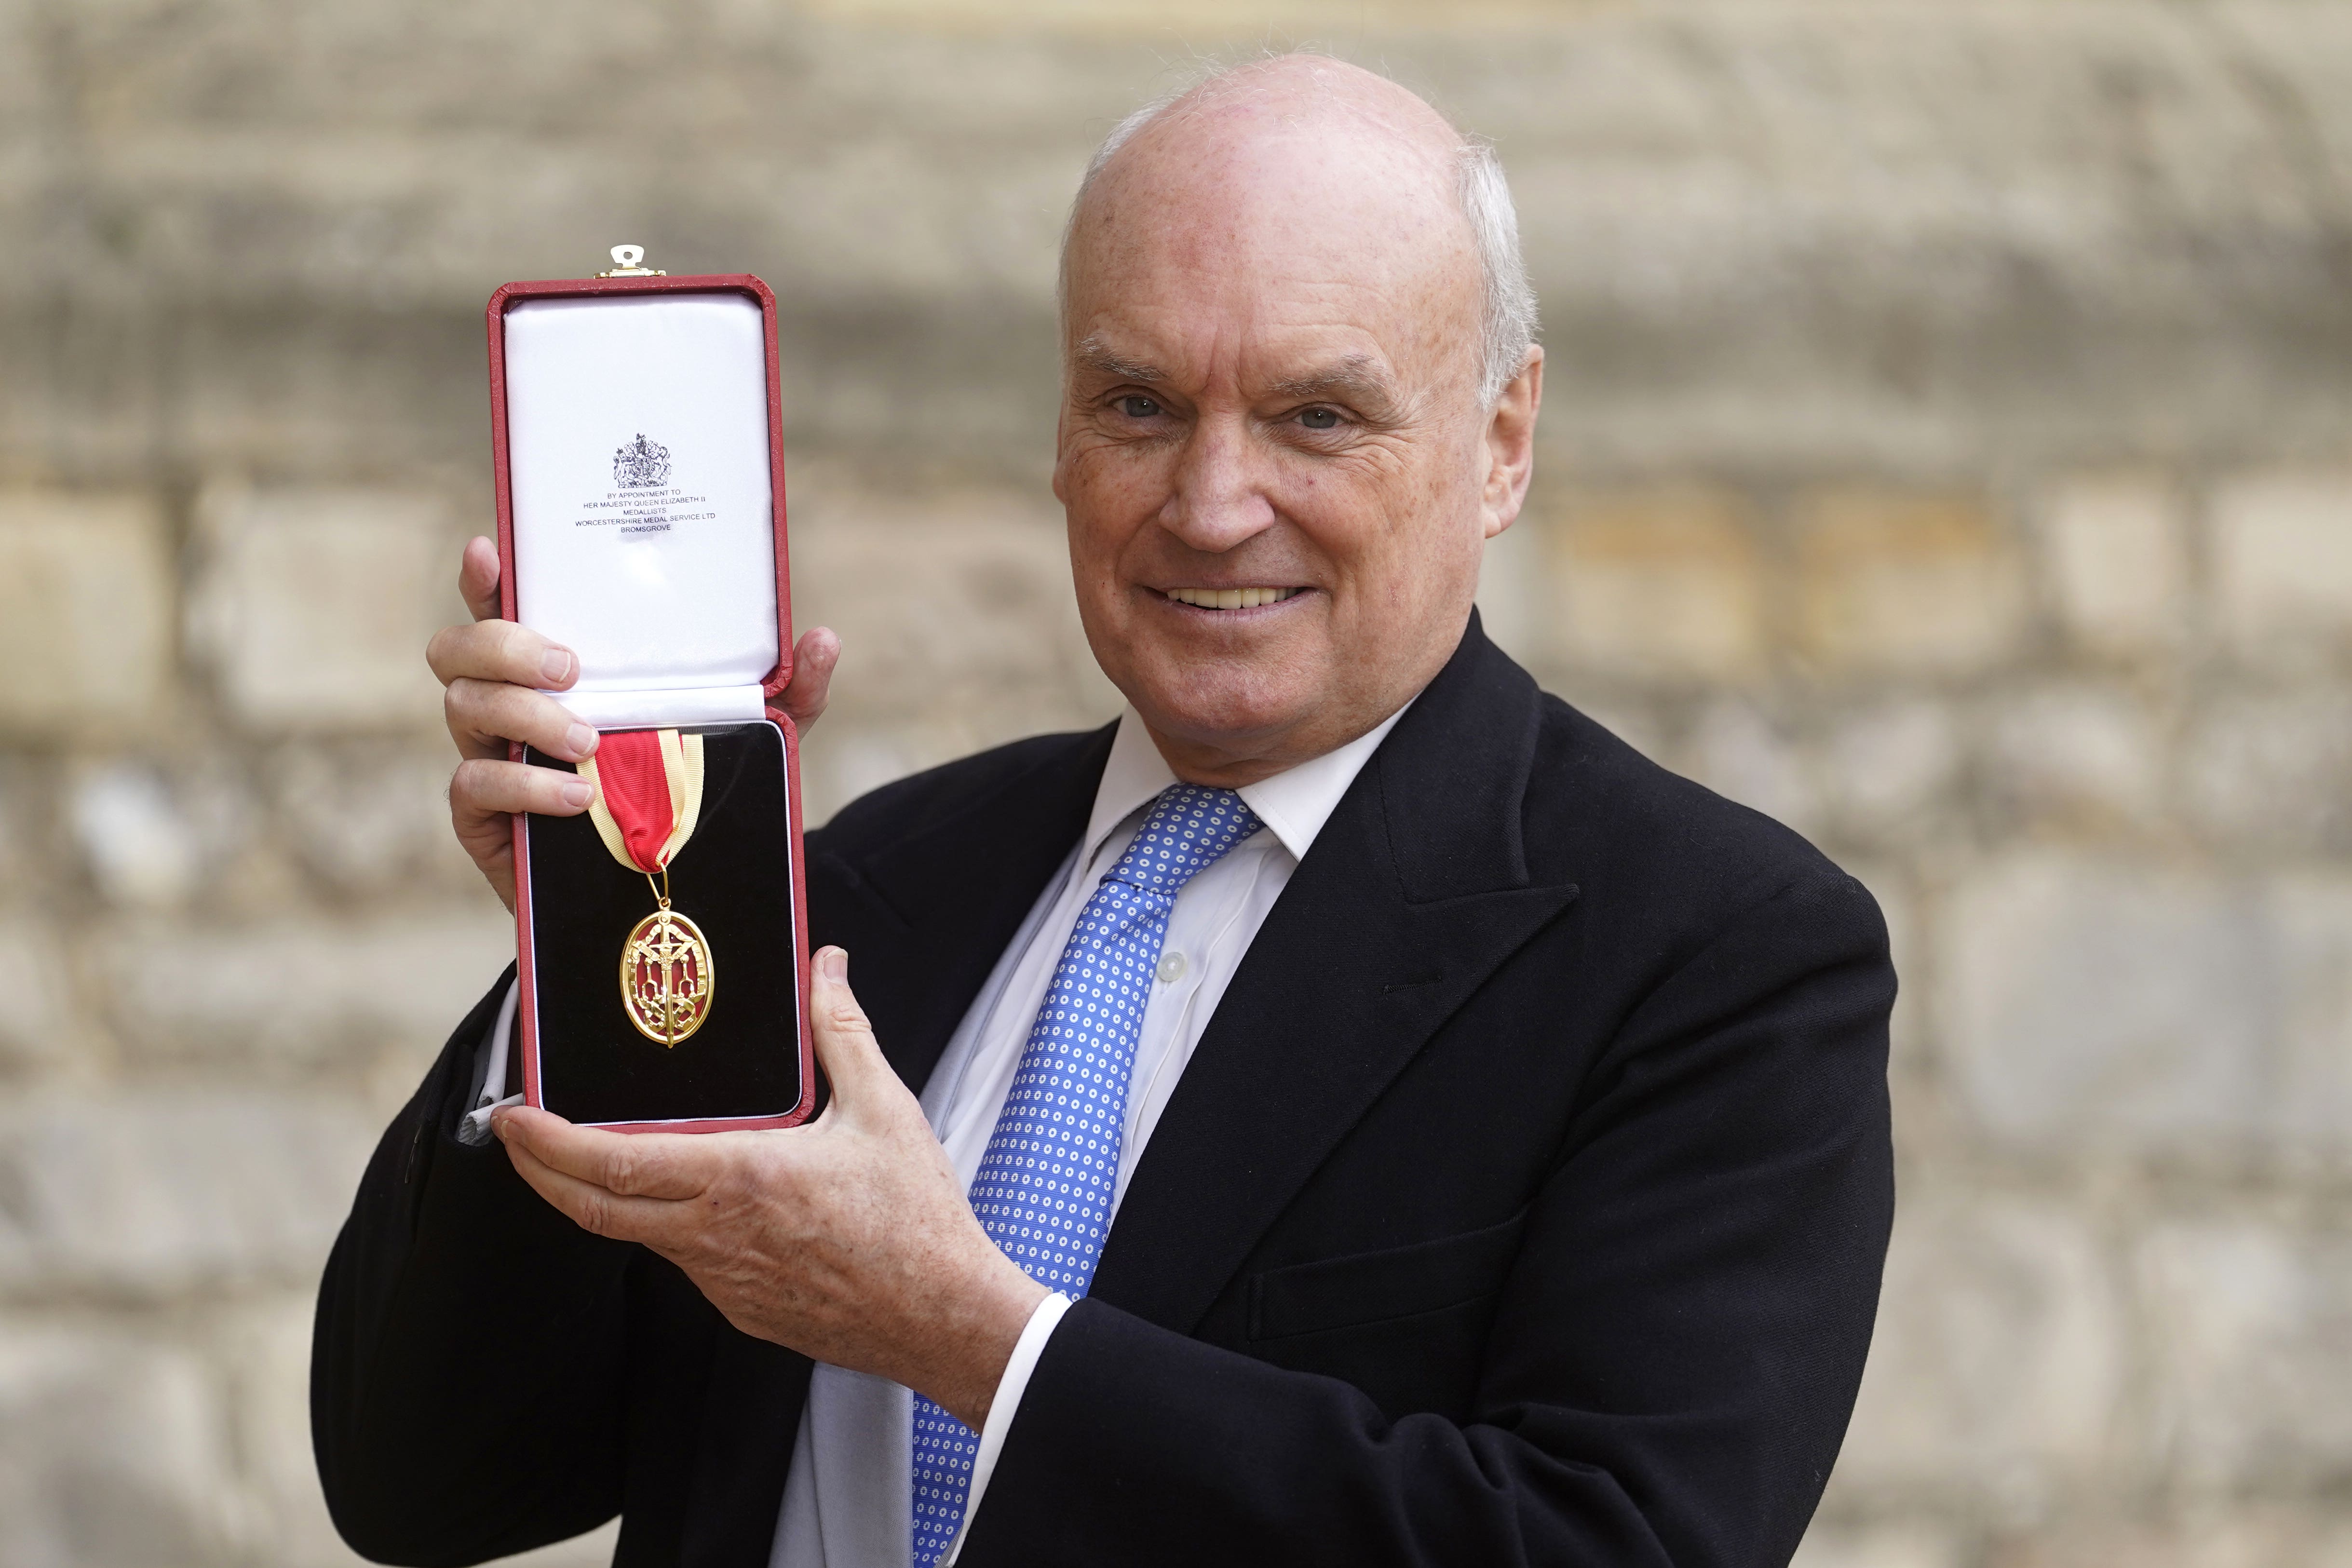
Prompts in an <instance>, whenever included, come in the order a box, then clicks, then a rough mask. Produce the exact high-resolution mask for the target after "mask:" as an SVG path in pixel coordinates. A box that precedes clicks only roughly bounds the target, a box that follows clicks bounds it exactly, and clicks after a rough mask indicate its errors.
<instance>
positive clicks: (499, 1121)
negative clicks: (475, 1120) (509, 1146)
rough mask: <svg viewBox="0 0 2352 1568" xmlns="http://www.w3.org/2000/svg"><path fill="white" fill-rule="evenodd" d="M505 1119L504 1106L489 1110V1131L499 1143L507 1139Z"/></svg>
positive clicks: (506, 1119) (506, 1118)
mask: <svg viewBox="0 0 2352 1568" xmlns="http://www.w3.org/2000/svg"><path fill="white" fill-rule="evenodd" d="M507 1121H508V1117H507V1112H506V1107H504V1106H500V1107H499V1109H498V1110H493V1111H491V1112H490V1131H491V1133H492V1135H493V1136H495V1137H496V1138H497V1139H498V1141H499V1142H501V1143H503V1142H506V1141H507Z"/></svg>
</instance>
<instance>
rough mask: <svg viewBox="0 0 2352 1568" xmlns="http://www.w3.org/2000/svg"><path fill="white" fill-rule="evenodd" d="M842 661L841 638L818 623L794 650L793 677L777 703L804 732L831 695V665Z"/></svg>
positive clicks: (818, 717) (822, 712)
mask: <svg viewBox="0 0 2352 1568" xmlns="http://www.w3.org/2000/svg"><path fill="white" fill-rule="evenodd" d="M840 662H841V638H840V637H836V636H835V635H834V631H833V628H832V627H831V626H817V627H814V628H813V629H812V630H810V631H809V632H808V633H807V634H806V635H805V636H803V637H802V638H801V640H800V643H799V645H798V646H797V647H795V648H794V649H793V678H792V679H791V680H789V681H787V682H786V683H785V685H784V689H783V691H782V693H781V694H780V695H779V697H778V698H777V706H778V707H780V708H782V710H784V711H785V712H787V713H789V714H791V715H792V718H793V726H794V727H795V728H797V729H799V730H800V731H802V732H803V733H805V732H806V731H807V730H808V727H809V726H810V725H812V724H814V723H815V722H816V721H817V720H819V719H820V718H822V717H824V705H825V703H826V701H827V700H830V698H831V697H832V694H833V671H834V667H835V666H836V665H838V664H839V663H840Z"/></svg>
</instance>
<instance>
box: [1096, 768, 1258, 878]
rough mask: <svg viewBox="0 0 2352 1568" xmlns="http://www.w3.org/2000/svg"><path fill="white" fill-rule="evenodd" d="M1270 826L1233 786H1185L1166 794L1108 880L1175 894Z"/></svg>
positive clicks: (1156, 805)
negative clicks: (1217, 787) (1253, 835)
mask: <svg viewBox="0 0 2352 1568" xmlns="http://www.w3.org/2000/svg"><path fill="white" fill-rule="evenodd" d="M1262 826H1265V824H1264V823H1261V822H1260V821H1258V819H1257V813H1255V812H1254V811H1252V810H1251V809H1250V808H1249V807H1248V806H1247V805H1244V804H1243V803H1242V797H1241V796H1240V795H1237V794H1235V793H1234V791H1232V790H1229V789H1209V788H1207V787H1205V786H1203V785H1201V784H1175V785H1171V787H1170V788H1169V789H1167V790H1166V791H1164V792H1162V794H1161V795H1160V798H1159V799H1158V800H1157V801H1155V802H1153V803H1152V806H1151V813H1150V816H1146V817H1145V818H1144V819H1143V826H1141V827H1139V828H1137V829H1136V831H1135V842H1134V843H1132V844H1130V845H1129V846H1128V847H1127V853H1126V854H1124V855H1122V856H1120V857H1119V858H1118V865H1116V866H1114V867H1112V868H1110V872H1109V874H1108V876H1106V877H1105V878H1104V880H1105V881H1107V882H1125V883H1127V884H1129V886H1131V887H1137V888H1144V889H1150V891H1153V892H1156V893H1165V894H1167V895H1168V896H1169V897H1171V898H1173V897H1175V895H1176V892H1177V889H1180V888H1181V887H1183V885H1184V884H1185V883H1187V882H1189V881H1191V880H1192V879H1193V878H1194V877H1195V876H1198V875H1199V874H1200V873H1201V872H1202V871H1205V870H1207V869H1208V868H1210V867H1212V866H1213V865H1215V864H1216V863H1217V862H1218V861H1219V860H1220V859H1222V858H1223V857H1224V853H1225V851H1226V850H1228V849H1231V848H1232V847H1234V845H1236V844H1239V843H1240V842H1241V841H1242V840H1243V839H1244V838H1247V837H1249V836H1250V835H1251V834H1253V833H1255V832H1256V831H1257V830H1258V829H1259V828H1260V827H1262Z"/></svg>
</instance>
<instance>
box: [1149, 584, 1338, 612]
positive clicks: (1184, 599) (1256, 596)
mask: <svg viewBox="0 0 2352 1568" xmlns="http://www.w3.org/2000/svg"><path fill="white" fill-rule="evenodd" d="M1305 592H1307V590H1306V589H1304V588H1163V589H1161V590H1160V593H1161V594H1162V595H1164V596H1165V597H1167V598H1170V599H1173V600H1174V601H1175V602H1176V603H1178V604H1180V605H1192V607H1193V608H1194V609H1198V610H1255V609H1256V608H1258V607H1259V606H1260V605H1278V604H1280V603H1282V602H1283V601H1284V600H1285V599H1288V598H1293V597H1296V596H1297V595H1300V594H1303V593H1305Z"/></svg>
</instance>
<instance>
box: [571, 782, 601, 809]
mask: <svg viewBox="0 0 2352 1568" xmlns="http://www.w3.org/2000/svg"><path fill="white" fill-rule="evenodd" d="M595 793H596V792H595V791H594V790H593V789H591V788H589V787H588V781H587V780H586V779H573V780H572V782H571V783H570V784H565V785H564V786H563V804H564V805H587V804H588V802H589V800H590V799H591V798H592V797H593V795H595Z"/></svg>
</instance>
